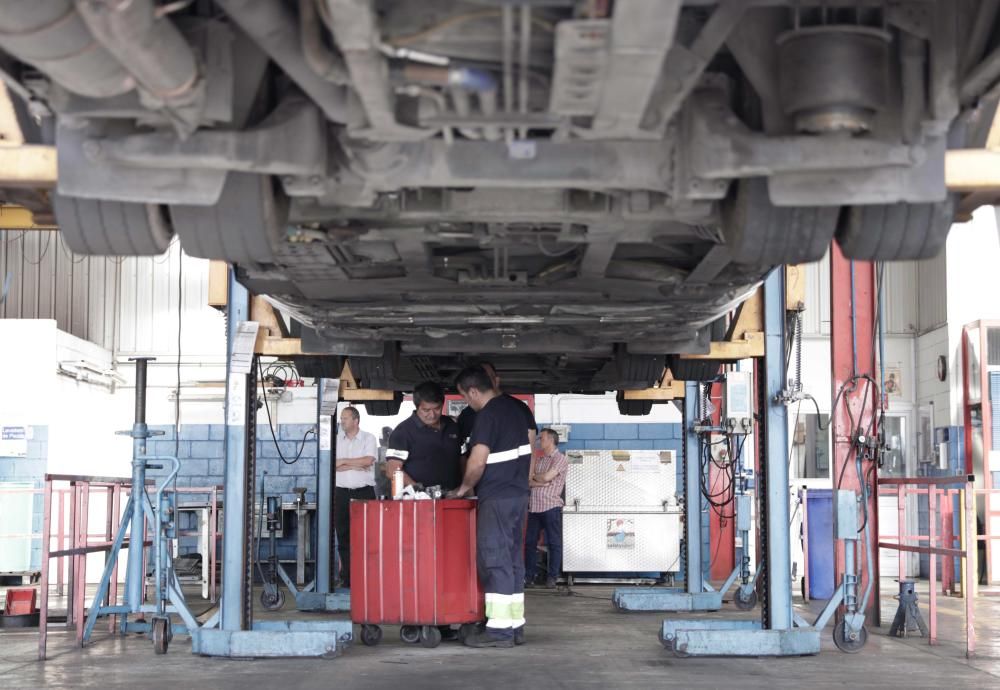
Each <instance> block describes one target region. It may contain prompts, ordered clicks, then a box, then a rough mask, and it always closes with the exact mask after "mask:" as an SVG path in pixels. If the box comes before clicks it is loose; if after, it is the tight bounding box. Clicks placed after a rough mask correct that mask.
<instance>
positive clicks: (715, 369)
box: [667, 355, 723, 381]
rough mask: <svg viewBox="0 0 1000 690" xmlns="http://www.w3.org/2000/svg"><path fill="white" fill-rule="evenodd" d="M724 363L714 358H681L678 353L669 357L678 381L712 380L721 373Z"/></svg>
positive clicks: (669, 362)
mask: <svg viewBox="0 0 1000 690" xmlns="http://www.w3.org/2000/svg"><path fill="white" fill-rule="evenodd" d="M722 364H723V363H722V362H721V361H719V360H714V359H681V358H680V357H678V356H677V355H671V356H670V357H668V358H667V366H669V367H670V372H671V373H672V374H673V375H674V379H676V380H677V381H711V380H712V379H714V378H715V377H716V376H718V375H719V369H720V368H721V367H722Z"/></svg>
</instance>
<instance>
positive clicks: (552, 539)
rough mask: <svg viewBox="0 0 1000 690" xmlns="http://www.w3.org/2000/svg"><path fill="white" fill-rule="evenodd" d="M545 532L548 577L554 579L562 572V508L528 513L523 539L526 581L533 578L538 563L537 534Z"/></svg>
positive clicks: (530, 580)
mask: <svg viewBox="0 0 1000 690" xmlns="http://www.w3.org/2000/svg"><path fill="white" fill-rule="evenodd" d="M542 532H545V544H546V545H547V546H548V549H549V572H548V579H549V580H555V579H556V578H558V577H559V574H560V573H561V572H562V555H563V539H562V508H552V509H551V510H546V511H545V512H543V513H528V534H527V536H526V537H525V541H524V571H525V577H526V579H527V581H528V582H534V580H535V567H536V564H537V563H538V535H539V534H541V533H542Z"/></svg>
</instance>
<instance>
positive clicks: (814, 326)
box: [802, 253, 830, 335]
mask: <svg viewBox="0 0 1000 690" xmlns="http://www.w3.org/2000/svg"><path fill="white" fill-rule="evenodd" d="M802 332H803V333H804V334H805V335H830V255H829V253H827V255H826V256H824V257H823V258H822V259H821V260H820V261H817V262H816V263H812V264H808V265H807V266H806V310H805V312H803V314H802Z"/></svg>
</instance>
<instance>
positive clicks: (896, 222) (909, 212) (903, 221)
mask: <svg viewBox="0 0 1000 690" xmlns="http://www.w3.org/2000/svg"><path fill="white" fill-rule="evenodd" d="M954 215H955V202H954V199H953V198H951V197H949V198H948V199H946V200H945V201H940V202H937V203H928V204H907V203H898V204H879V205H876V206H852V207H850V208H848V209H847V211H846V212H845V213H844V218H843V220H842V222H841V226H840V228H839V229H838V230H837V244H839V245H840V249H841V250H842V251H843V252H844V256H846V257H847V258H848V259H855V260H858V261H919V260H920V259H930V258H933V257H935V256H937V255H938V254H939V253H940V252H941V249H942V247H944V243H945V241H946V240H947V239H948V230H949V229H950V228H951V224H952V220H953V219H954Z"/></svg>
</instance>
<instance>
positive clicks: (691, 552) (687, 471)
mask: <svg viewBox="0 0 1000 690" xmlns="http://www.w3.org/2000/svg"><path fill="white" fill-rule="evenodd" d="M698 400H699V391H698V383H697V382H696V381H686V382H685V383H684V539H685V541H686V544H687V546H686V548H687V572H686V582H685V585H686V586H687V591H688V593H689V594H699V593H701V592H702V591H703V590H704V588H705V576H704V565H703V564H702V562H701V560H702V559H701V531H702V529H701V463H700V458H701V444H700V442H699V439H698V434H696V433H695V430H694V427H695V425H696V424H697V423H698ZM720 599H721V595H720ZM720 603H721V602H720Z"/></svg>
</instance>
